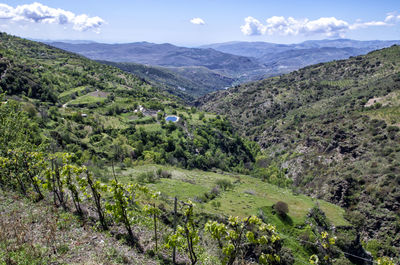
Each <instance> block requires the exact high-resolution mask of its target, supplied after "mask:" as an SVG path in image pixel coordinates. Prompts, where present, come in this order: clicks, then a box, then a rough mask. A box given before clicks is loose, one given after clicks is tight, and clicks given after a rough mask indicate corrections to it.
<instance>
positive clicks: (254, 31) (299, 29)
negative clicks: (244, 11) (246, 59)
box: [240, 14, 400, 37]
mask: <svg viewBox="0 0 400 265" xmlns="http://www.w3.org/2000/svg"><path fill="white" fill-rule="evenodd" d="M244 21H245V24H244V25H242V26H241V27H240V29H241V31H242V33H243V34H244V35H248V36H254V35H265V34H267V35H276V34H278V35H284V36H286V35H294V36H296V35H322V36H326V37H344V36H345V34H346V32H348V31H350V30H355V29H359V28H367V27H373V26H390V25H391V24H388V22H389V21H393V22H395V21H396V22H397V21H400V15H398V16H396V15H395V14H388V16H387V17H386V19H385V21H370V22H361V21H357V22H356V23H354V24H350V23H349V22H347V21H344V20H341V19H337V18H335V17H321V18H318V19H316V20H309V19H307V18H305V19H295V18H293V17H288V18H285V17H279V16H273V17H270V18H268V19H267V20H266V21H265V22H266V23H265V24H262V23H261V22H260V21H259V20H257V19H255V18H253V17H247V18H245V20H244Z"/></svg>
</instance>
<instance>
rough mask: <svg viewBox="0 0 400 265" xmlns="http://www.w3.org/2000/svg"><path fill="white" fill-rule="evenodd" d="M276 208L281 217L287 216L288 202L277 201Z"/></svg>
mask: <svg viewBox="0 0 400 265" xmlns="http://www.w3.org/2000/svg"><path fill="white" fill-rule="evenodd" d="M274 209H275V211H276V213H277V214H278V215H280V216H281V217H285V216H286V215H287V214H288V213H289V206H288V204H287V203H286V202H282V201H278V202H277V203H275V205H274Z"/></svg>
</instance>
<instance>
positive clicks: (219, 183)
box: [215, 179, 233, 190]
mask: <svg viewBox="0 0 400 265" xmlns="http://www.w3.org/2000/svg"><path fill="white" fill-rule="evenodd" d="M215 184H217V186H219V187H220V188H221V189H222V190H229V189H231V188H233V184H232V182H230V181H229V180H226V179H219V180H217V181H216V182H215Z"/></svg>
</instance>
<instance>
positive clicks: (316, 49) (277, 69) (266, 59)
mask: <svg viewBox="0 0 400 265" xmlns="http://www.w3.org/2000/svg"><path fill="white" fill-rule="evenodd" d="M394 44H400V41H399V40H389V41H379V40H373V41H358V40H350V39H335V40H310V41H305V42H302V43H298V44H275V43H268V42H226V43H217V44H210V45H204V46H201V47H200V48H204V49H210V48H211V49H214V50H217V51H221V52H225V53H230V54H235V55H240V56H246V57H253V58H256V59H257V61H258V62H259V63H261V64H263V65H264V67H265V69H267V70H266V76H265V77H268V76H273V75H277V74H282V73H289V72H291V71H294V70H297V69H300V68H302V67H305V66H308V65H312V64H317V63H323V62H329V61H333V60H341V59H347V58H349V57H351V56H358V55H362V54H366V53H368V52H370V51H373V50H378V49H382V48H386V47H390V46H392V45H394Z"/></svg>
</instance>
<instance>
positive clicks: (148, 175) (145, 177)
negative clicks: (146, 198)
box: [137, 172, 158, 183]
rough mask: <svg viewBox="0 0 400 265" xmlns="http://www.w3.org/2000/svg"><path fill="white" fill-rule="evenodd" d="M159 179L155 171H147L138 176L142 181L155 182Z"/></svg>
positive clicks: (139, 180)
mask: <svg viewBox="0 0 400 265" xmlns="http://www.w3.org/2000/svg"><path fill="white" fill-rule="evenodd" d="M157 179H158V178H157V176H156V175H155V174H154V172H145V173H142V174H140V175H139V176H137V181H138V182H140V183H155V182H156V181H157Z"/></svg>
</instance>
